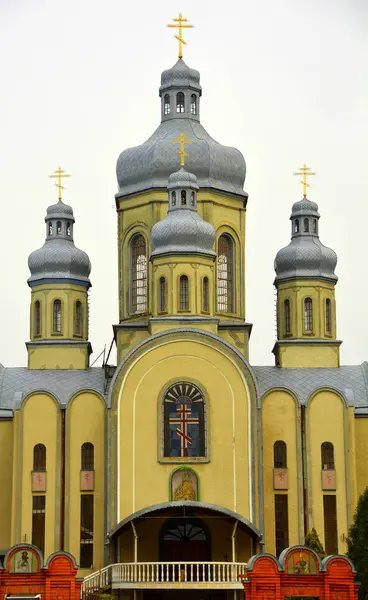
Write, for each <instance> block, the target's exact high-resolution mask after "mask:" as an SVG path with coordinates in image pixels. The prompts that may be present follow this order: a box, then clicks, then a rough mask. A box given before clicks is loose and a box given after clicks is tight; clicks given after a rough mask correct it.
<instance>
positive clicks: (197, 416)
mask: <svg viewBox="0 0 368 600" xmlns="http://www.w3.org/2000/svg"><path fill="white" fill-rule="evenodd" d="M204 432H205V427H204V398H203V394H202V392H201V391H200V390H199V389H198V388H197V387H196V386H195V385H193V384H192V383H187V382H180V383H175V384H174V385H172V386H171V387H170V388H169V389H168V390H167V392H166V394H165V396H164V456H170V457H192V456H205V437H204Z"/></svg>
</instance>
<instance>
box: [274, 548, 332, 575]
mask: <svg viewBox="0 0 368 600" xmlns="http://www.w3.org/2000/svg"><path fill="white" fill-rule="evenodd" d="M297 551H302V552H306V553H310V554H312V555H313V557H314V558H315V560H316V565H317V566H318V571H321V570H322V563H321V559H320V557H319V556H318V554H317V552H315V551H314V550H312V548H308V547H307V546H289V548H285V550H283V551H282V552H281V554H280V556H279V563H280V567H281V568H282V570H283V571H285V568H286V562H287V559H288V557H289V556H290V554H293V553H294V552H297Z"/></svg>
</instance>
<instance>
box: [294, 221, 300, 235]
mask: <svg viewBox="0 0 368 600" xmlns="http://www.w3.org/2000/svg"><path fill="white" fill-rule="evenodd" d="M294 233H299V219H295V221H294Z"/></svg>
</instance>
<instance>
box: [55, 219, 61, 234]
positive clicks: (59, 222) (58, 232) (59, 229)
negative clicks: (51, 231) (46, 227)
mask: <svg viewBox="0 0 368 600" xmlns="http://www.w3.org/2000/svg"><path fill="white" fill-rule="evenodd" d="M56 234H57V235H61V221H57V223H56Z"/></svg>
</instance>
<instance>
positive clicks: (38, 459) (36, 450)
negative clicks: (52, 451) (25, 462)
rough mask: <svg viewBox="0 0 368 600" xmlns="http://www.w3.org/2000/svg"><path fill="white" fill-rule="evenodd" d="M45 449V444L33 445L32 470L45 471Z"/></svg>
mask: <svg viewBox="0 0 368 600" xmlns="http://www.w3.org/2000/svg"><path fill="white" fill-rule="evenodd" d="M46 461H47V450H46V446H45V444H40V443H38V444H35V445H34V446H33V470H34V471H46V464H47V463H46Z"/></svg>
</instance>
